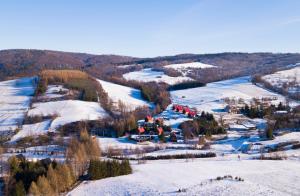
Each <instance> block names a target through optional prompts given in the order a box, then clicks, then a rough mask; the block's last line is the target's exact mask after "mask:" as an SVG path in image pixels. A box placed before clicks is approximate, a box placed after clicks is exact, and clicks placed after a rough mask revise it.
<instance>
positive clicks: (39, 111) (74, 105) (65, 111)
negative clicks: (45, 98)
mask: <svg viewBox="0 0 300 196" xmlns="http://www.w3.org/2000/svg"><path fill="white" fill-rule="evenodd" d="M28 115H29V116H36V115H42V116H57V117H56V118H55V119H54V120H53V121H52V123H51V126H50V129H52V130H55V129H56V128H57V127H59V126H61V125H65V124H68V123H72V122H76V121H81V120H96V119H99V118H104V117H106V116H107V113H106V112H105V110H104V109H103V108H102V107H101V106H100V104H99V103H96V102H87V101H79V100H63V101H50V102H42V103H35V104H33V109H31V110H29V112H28Z"/></svg>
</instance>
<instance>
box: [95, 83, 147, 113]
mask: <svg viewBox="0 0 300 196" xmlns="http://www.w3.org/2000/svg"><path fill="white" fill-rule="evenodd" d="M98 81H99V82H100V84H101V86H102V87H103V89H104V90H105V91H106V92H107V93H108V96H109V97H110V98H111V99H112V100H113V101H114V102H115V104H118V101H119V100H120V101H122V102H123V103H124V104H125V105H126V106H127V107H128V108H130V110H133V109H135V108H137V107H141V106H148V107H149V106H150V104H149V103H148V102H147V101H145V100H144V99H143V98H142V95H141V91H140V90H138V89H134V88H130V87H127V86H122V85H118V84H114V83H111V82H106V81H103V80H98Z"/></svg>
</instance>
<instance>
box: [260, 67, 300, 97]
mask: <svg viewBox="0 0 300 196" xmlns="http://www.w3.org/2000/svg"><path fill="white" fill-rule="evenodd" d="M298 65H299V64H298ZM262 79H263V80H265V81H267V82H269V83H271V84H272V85H274V86H276V87H279V88H281V87H282V86H283V84H284V83H292V82H295V84H293V85H292V87H290V88H289V91H290V92H293V91H295V92H298V91H300V66H298V67H294V68H292V69H289V70H284V71H278V72H275V73H274V74H269V75H265V76H263V77H262ZM297 89H298V90H297Z"/></svg>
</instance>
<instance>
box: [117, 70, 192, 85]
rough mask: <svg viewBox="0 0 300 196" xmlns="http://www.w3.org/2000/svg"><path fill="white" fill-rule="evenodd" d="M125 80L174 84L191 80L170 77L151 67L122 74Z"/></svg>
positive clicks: (181, 77)
mask: <svg viewBox="0 0 300 196" xmlns="http://www.w3.org/2000/svg"><path fill="white" fill-rule="evenodd" d="M123 77H124V78H125V79H126V80H137V81H140V82H165V83H167V84H176V83H180V82H183V81H189V80H193V79H192V78H189V77H183V76H179V77H171V76H168V75H166V74H164V72H162V71H154V70H152V69H151V68H147V69H142V70H140V71H134V72H129V73H126V74H124V75H123Z"/></svg>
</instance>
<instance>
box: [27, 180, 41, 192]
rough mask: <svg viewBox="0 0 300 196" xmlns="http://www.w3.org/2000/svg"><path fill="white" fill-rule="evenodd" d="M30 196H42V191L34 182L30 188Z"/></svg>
mask: <svg viewBox="0 0 300 196" xmlns="http://www.w3.org/2000/svg"><path fill="white" fill-rule="evenodd" d="M29 194H30V195H33V196H37V195H41V193H40V190H39V188H38V186H37V185H36V183H35V182H34V181H33V182H32V183H31V186H30V188H29Z"/></svg>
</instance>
